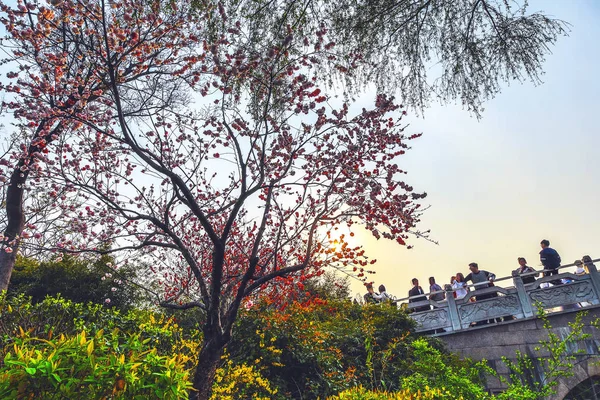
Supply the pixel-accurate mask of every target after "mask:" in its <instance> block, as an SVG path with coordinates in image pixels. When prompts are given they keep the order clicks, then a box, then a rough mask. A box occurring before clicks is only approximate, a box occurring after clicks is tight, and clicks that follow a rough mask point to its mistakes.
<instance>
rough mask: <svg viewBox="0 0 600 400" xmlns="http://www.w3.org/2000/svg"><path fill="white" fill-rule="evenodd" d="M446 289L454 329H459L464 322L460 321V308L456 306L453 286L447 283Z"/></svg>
mask: <svg viewBox="0 0 600 400" xmlns="http://www.w3.org/2000/svg"><path fill="white" fill-rule="evenodd" d="M444 290H446V300H447V301H448V314H449V315H450V322H451V323H452V330H453V331H459V330H460V329H461V327H462V324H461V323H460V319H459V317H458V308H457V307H456V299H455V298H454V292H453V291H452V286H451V285H445V286H444Z"/></svg>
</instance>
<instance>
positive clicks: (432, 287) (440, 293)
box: [429, 276, 446, 301]
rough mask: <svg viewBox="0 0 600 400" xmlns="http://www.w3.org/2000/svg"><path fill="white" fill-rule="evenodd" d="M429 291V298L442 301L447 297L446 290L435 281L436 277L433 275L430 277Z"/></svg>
mask: <svg viewBox="0 0 600 400" xmlns="http://www.w3.org/2000/svg"><path fill="white" fill-rule="evenodd" d="M436 292H437V293H436ZM429 293H430V295H429V300H433V301H442V300H444V299H445V298H446V293H444V290H443V289H442V287H441V286H440V285H438V284H437V283H435V278H434V277H433V276H432V277H431V278H429Z"/></svg>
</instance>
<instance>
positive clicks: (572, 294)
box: [396, 259, 600, 333]
mask: <svg viewBox="0 0 600 400" xmlns="http://www.w3.org/2000/svg"><path fill="white" fill-rule="evenodd" d="M599 260H600V259H596V260H593V261H592V263H588V264H586V267H587V269H588V273H586V274H583V275H575V274H572V273H561V274H558V275H553V276H548V277H543V278H539V279H537V280H536V281H535V282H533V283H530V284H527V285H524V284H523V279H522V276H526V275H522V276H519V275H516V276H512V277H505V278H500V279H496V280H495V281H494V282H500V281H503V280H508V279H512V280H513V282H514V286H513V287H508V288H503V287H500V286H492V287H488V288H485V289H478V290H476V291H475V290H470V291H469V292H468V293H467V295H466V296H465V297H464V298H462V299H458V300H457V299H455V298H454V296H453V293H452V292H453V291H452V289H451V288H448V289H447V290H446V292H445V293H446V299H445V300H443V301H439V302H436V301H434V300H424V301H418V302H414V301H413V302H410V303H408V304H407V305H408V308H409V311H410V310H413V309H415V308H417V307H422V306H430V308H431V309H430V310H428V311H420V312H412V313H411V314H410V316H411V317H412V318H413V319H414V320H415V321H416V322H417V329H416V330H417V332H432V333H434V332H436V333H441V332H454V331H459V330H462V329H467V328H469V327H470V326H472V325H474V324H477V323H481V322H482V321H484V322H485V321H494V320H496V321H500V320H502V319H504V320H507V319H515V318H516V319H523V318H531V317H534V316H535V315H536V314H537V304H540V305H541V307H542V308H543V309H546V310H550V311H552V310H551V309H555V308H556V307H561V308H560V309H559V310H562V309H568V308H573V309H576V308H584V307H586V306H589V305H597V304H600V273H599V272H598V270H597V269H596V267H595V265H594V264H593V262H597V261H599ZM574 265H575V264H569V265H565V266H562V267H561V269H564V268H568V267H573V266H574ZM541 272H543V271H537V272H536V273H534V274H538V273H541ZM534 274H528V275H534ZM558 279H566V280H570V281H571V282H570V283H565V284H562V285H555V286H553V285H550V286H548V285H546V284H545V283H546V282H547V283H550V282H551V281H556V280H558ZM471 286H472V285H471ZM546 286H547V287H546ZM471 289H472V288H471ZM429 294H430V293H428V294H426V296H427V297H429ZM485 294H488V295H489V294H495V297H491V298H486V299H484V300H478V301H473V300H472V299H474V298H475V297H476V296H481V295H485ZM409 299H411V298H404V299H398V300H397V301H396V302H397V303H400V302H402V301H406V300H409ZM507 317H508V318H507Z"/></svg>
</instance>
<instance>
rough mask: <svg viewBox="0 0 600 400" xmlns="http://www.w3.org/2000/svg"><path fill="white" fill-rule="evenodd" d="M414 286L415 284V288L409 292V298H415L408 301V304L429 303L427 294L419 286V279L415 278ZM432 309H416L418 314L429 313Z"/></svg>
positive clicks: (422, 307) (423, 307)
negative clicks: (420, 312) (421, 312)
mask: <svg viewBox="0 0 600 400" xmlns="http://www.w3.org/2000/svg"><path fill="white" fill-rule="evenodd" d="M412 284H413V288H412V289H410V290H409V291H408V296H409V297H413V298H411V299H408V302H409V303H416V302H418V301H427V297H425V292H424V291H423V288H422V287H421V286H419V280H418V279H417V278H413V280H412ZM415 296H417V297H415ZM430 309H431V308H430V307H429V306H428V305H426V306H419V307H415V311H416V312H419V311H427V310H430Z"/></svg>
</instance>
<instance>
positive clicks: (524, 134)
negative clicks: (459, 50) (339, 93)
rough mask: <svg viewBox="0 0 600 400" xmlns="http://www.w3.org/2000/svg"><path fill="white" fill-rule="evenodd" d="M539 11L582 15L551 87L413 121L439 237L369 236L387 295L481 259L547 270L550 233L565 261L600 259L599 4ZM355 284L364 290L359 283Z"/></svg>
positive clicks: (555, 60) (557, 55) (550, 4)
mask: <svg viewBox="0 0 600 400" xmlns="http://www.w3.org/2000/svg"><path fill="white" fill-rule="evenodd" d="M529 9H530V10H531V11H534V10H542V11H545V12H546V13H548V14H550V15H553V16H555V17H557V18H560V19H563V20H565V21H567V22H569V23H570V24H572V27H571V33H570V36H569V37H566V38H562V39H560V41H559V42H558V44H557V45H556V46H555V47H554V48H553V49H552V51H553V54H551V55H550V56H548V58H547V61H546V64H545V68H544V69H545V71H546V74H545V75H544V76H543V80H544V84H543V85H541V86H538V87H534V86H533V85H532V84H529V83H526V84H523V85H521V84H518V83H513V84H512V85H510V86H507V87H505V88H504V90H503V91H502V93H501V94H500V95H498V96H497V97H496V98H495V99H494V100H492V101H490V102H488V103H487V104H485V112H484V114H483V118H482V119H481V120H479V121H478V120H477V119H476V118H475V117H473V116H471V115H469V113H468V112H467V111H465V110H463V109H462V108H461V107H460V106H433V107H431V108H429V109H427V110H426V112H425V116H424V119H421V118H418V117H416V116H414V115H411V114H409V116H408V118H407V119H406V120H405V121H407V122H410V124H411V127H410V128H409V130H412V131H416V132H423V134H424V135H423V137H422V138H420V139H419V140H417V141H414V142H413V149H412V150H411V151H410V152H408V153H407V155H406V156H405V158H404V159H403V160H402V161H401V163H402V166H403V167H404V168H405V169H406V170H408V172H409V174H408V175H407V181H408V182H409V183H410V184H411V185H413V186H414V187H415V188H416V190H418V191H426V192H427V193H428V194H429V196H428V197H427V198H426V204H430V205H431V208H430V209H429V210H428V211H427V212H426V214H425V216H424V217H423V219H422V223H421V225H420V228H421V229H431V231H432V233H431V237H432V238H433V239H435V240H437V241H439V246H436V245H434V244H431V243H428V242H426V241H424V240H412V244H414V245H415V248H414V249H412V250H406V249H404V248H402V247H400V246H396V245H394V244H393V243H389V242H386V241H383V240H380V241H379V242H376V241H375V240H374V239H370V238H369V239H365V238H366V236H363V235H360V237H361V238H362V239H363V240H366V245H367V247H368V249H369V253H370V254H371V255H373V257H375V258H377V259H378V260H379V262H378V263H377V265H376V270H377V273H376V274H375V275H372V277H371V279H372V280H374V281H375V283H376V286H378V285H379V284H381V283H383V284H385V285H386V287H387V289H388V292H389V293H392V294H394V295H396V296H398V297H405V296H406V294H407V292H408V290H409V289H410V287H411V284H410V280H411V278H413V277H416V278H418V279H419V281H420V283H421V285H422V286H423V287H424V289H425V288H428V282H427V278H428V277H429V276H431V275H433V276H435V277H436V278H437V281H438V283H442V284H443V283H447V282H448V280H449V277H450V276H451V275H454V274H455V273H456V272H459V271H460V272H463V273H466V272H468V267H467V264H468V263H469V262H471V261H476V262H478V263H479V265H480V267H481V268H483V269H485V270H489V271H491V272H495V273H496V274H497V275H499V276H505V275H509V274H510V271H511V270H513V269H515V268H516V267H517V262H516V258H517V257H518V256H524V257H526V258H527V259H528V261H529V264H530V265H531V266H533V267H534V268H538V265H539V256H538V252H539V249H540V248H539V242H540V240H541V239H544V238H546V239H549V240H550V242H551V246H552V247H554V248H556V249H557V250H558V251H559V253H560V254H561V256H562V259H563V263H571V262H573V261H574V260H575V259H578V258H581V256H582V255H583V254H590V255H591V256H592V257H593V258H597V257H600V243H599V241H598V239H599V238H600V233H599V232H600V209H599V207H600V205H599V204H600V201H599V200H600V179H599V178H600V161H599V156H600V135H598V133H599V130H600V128H598V117H599V116H600V83H599V81H598V79H597V74H598V73H597V70H598V65H600V45H599V44H598V41H599V40H600V27H599V25H598V22H599V21H600V2H597V1H595V0H571V1H565V0H553V1H549V0H545V1H542V0H537V1H530V8H529ZM352 291H353V293H363V292H364V288H363V287H362V285H361V283H360V282H357V281H353V282H352Z"/></svg>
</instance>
